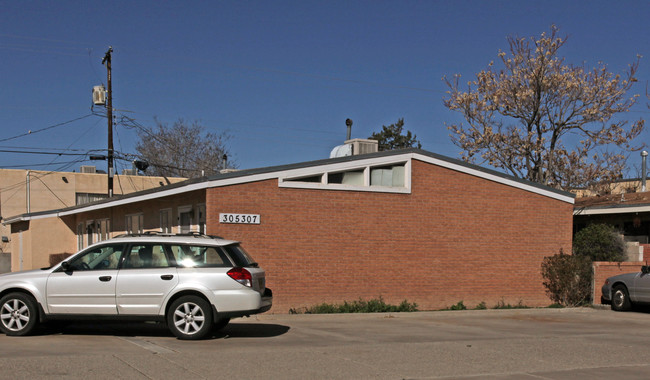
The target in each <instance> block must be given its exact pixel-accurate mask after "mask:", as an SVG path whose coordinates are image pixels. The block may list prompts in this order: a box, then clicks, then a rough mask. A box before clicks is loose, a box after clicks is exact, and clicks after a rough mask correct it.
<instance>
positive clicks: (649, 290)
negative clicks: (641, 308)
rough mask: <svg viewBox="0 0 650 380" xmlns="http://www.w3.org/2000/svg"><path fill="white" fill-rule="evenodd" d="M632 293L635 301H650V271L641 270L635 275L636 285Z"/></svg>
mask: <svg viewBox="0 0 650 380" xmlns="http://www.w3.org/2000/svg"><path fill="white" fill-rule="evenodd" d="M631 293H632V294H630V298H631V299H632V300H633V301H634V302H649V303H650V273H641V272H639V273H638V274H637V275H636V276H635V277H634V286H633V287H632V291H631Z"/></svg>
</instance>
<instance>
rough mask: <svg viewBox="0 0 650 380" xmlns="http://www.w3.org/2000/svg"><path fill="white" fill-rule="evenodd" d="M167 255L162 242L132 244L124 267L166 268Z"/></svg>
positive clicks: (167, 262)
mask: <svg viewBox="0 0 650 380" xmlns="http://www.w3.org/2000/svg"><path fill="white" fill-rule="evenodd" d="M168 266H169V261H168V260H167V255H165V250H164V248H163V246H162V245H161V244H139V245H133V246H131V249H130V250H129V255H128V256H127V257H126V260H125V262H124V268H166V267H168Z"/></svg>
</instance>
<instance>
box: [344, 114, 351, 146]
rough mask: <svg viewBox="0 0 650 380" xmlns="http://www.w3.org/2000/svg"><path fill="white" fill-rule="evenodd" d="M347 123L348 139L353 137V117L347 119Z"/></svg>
mask: <svg viewBox="0 0 650 380" xmlns="http://www.w3.org/2000/svg"><path fill="white" fill-rule="evenodd" d="M345 125H347V126H348V138H347V139H346V141H347V140H349V139H350V138H352V119H345Z"/></svg>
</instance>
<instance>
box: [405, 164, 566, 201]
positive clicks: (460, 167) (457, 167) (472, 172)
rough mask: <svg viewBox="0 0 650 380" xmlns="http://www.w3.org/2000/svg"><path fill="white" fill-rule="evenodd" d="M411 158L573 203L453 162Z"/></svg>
mask: <svg viewBox="0 0 650 380" xmlns="http://www.w3.org/2000/svg"><path fill="white" fill-rule="evenodd" d="M413 156H414V158H416V159H418V160H420V161H424V162H428V163H430V164H433V165H437V166H442V167H444V168H447V169H451V170H455V171H458V172H461V173H465V174H469V175H472V176H475V177H480V178H483V179H487V180H489V181H492V182H497V183H501V184H504V185H507V186H511V187H515V188H517V189H521V190H525V191H529V192H531V193H535V194H539V195H543V196H545V197H549V198H553V199H557V200H559V201H562V202H566V203H570V204H574V203H575V200H574V199H573V197H571V196H567V195H562V194H558V193H556V192H553V191H549V190H544V189H542V188H539V187H536V186H531V185H527V184H525V183H521V182H518V181H513V180H512V179H509V178H507V177H501V176H498V175H494V174H491V173H487V172H484V171H481V170H476V169H472V168H470V167H467V166H464V165H458V164H455V163H453V162H449V161H444V160H440V159H437V158H433V157H429V156H423V155H420V154H417V153H413Z"/></svg>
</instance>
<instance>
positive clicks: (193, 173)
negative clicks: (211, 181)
mask: <svg viewBox="0 0 650 380" xmlns="http://www.w3.org/2000/svg"><path fill="white" fill-rule="evenodd" d="M155 122H156V126H155V127H154V128H147V127H142V126H140V127H139V128H138V137H139V138H140V140H139V141H138V143H137V145H136V147H135V149H136V150H137V152H138V154H139V155H140V157H141V158H142V159H143V160H146V161H147V162H148V163H149V169H148V171H147V172H148V174H150V175H156V176H168V177H187V178H195V177H200V176H202V175H206V176H207V175H212V174H216V173H218V172H219V170H221V169H224V168H225V163H226V162H227V159H226V160H224V155H226V156H227V155H229V153H228V149H227V147H226V141H228V139H229V135H227V134H226V133H225V132H222V133H219V134H215V133H212V132H206V131H205V129H206V128H205V127H204V126H203V125H201V124H200V123H199V122H197V121H194V122H192V123H188V122H185V121H184V120H183V119H179V120H177V121H175V122H174V123H173V124H172V125H168V124H166V123H163V122H161V121H159V120H158V119H155ZM231 167H232V166H231Z"/></svg>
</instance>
